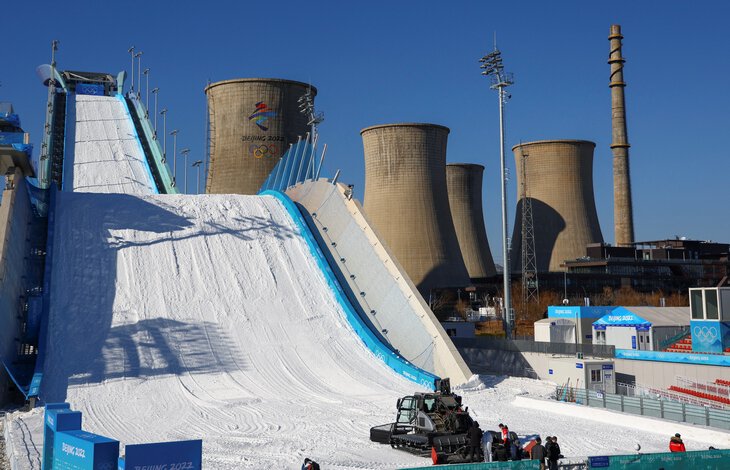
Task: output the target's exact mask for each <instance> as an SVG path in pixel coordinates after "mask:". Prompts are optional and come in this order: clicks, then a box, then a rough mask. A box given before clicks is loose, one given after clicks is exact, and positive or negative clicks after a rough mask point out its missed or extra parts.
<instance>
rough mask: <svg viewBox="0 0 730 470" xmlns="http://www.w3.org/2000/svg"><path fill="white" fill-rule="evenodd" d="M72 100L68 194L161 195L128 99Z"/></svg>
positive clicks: (75, 97)
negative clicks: (141, 143) (126, 100)
mask: <svg viewBox="0 0 730 470" xmlns="http://www.w3.org/2000/svg"><path fill="white" fill-rule="evenodd" d="M69 98H70V99H69V101H68V103H67V109H68V115H67V116H66V126H67V127H68V128H67V129H66V136H67V137H66V139H67V140H66V146H65V148H66V156H65V159H64V177H63V190H64V191H79V192H94V193H126V194H150V193H156V192H157V189H156V188H155V186H154V183H153V179H152V174H151V173H150V169H149V166H148V165H147V161H146V159H145V155H144V151H143V150H142V146H141V145H140V143H139V137H138V136H137V133H136V131H135V129H134V124H133V122H132V118H131V116H130V114H129V110H128V109H127V104H126V102H125V101H124V98H123V97H122V96H93V95H76V94H72V95H69ZM71 139H73V140H71Z"/></svg>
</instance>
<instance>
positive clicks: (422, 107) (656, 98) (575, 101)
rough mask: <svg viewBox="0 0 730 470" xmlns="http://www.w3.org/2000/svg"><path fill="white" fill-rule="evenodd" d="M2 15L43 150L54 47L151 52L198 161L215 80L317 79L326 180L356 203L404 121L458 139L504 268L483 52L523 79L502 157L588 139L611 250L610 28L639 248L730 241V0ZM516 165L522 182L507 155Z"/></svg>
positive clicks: (5, 85)
mask: <svg viewBox="0 0 730 470" xmlns="http://www.w3.org/2000/svg"><path fill="white" fill-rule="evenodd" d="M3 10H4V14H3V16H4V17H5V18H6V19H9V20H7V21H4V24H3V30H4V31H3V36H4V37H5V38H6V42H5V45H6V47H4V48H3V49H4V51H3V57H4V59H5V60H4V63H3V66H2V67H1V68H0V83H2V87H0V100H2V101H12V102H13V103H14V105H15V108H16V111H17V112H19V113H20V114H21V118H22V120H23V124H24V127H25V128H26V130H27V131H29V132H31V133H32V135H31V139H32V141H33V142H34V143H36V145H37V144H38V143H39V139H40V132H41V130H42V126H43V112H44V105H45V99H46V95H45V88H43V87H42V86H41V85H40V82H39V80H38V79H37V78H36V76H35V67H36V66H37V65H39V64H41V63H46V62H48V61H49V58H50V42H51V40H52V39H58V40H60V42H61V44H60V50H59V52H58V64H59V68H61V69H70V70H86V71H106V72H112V73H116V72H118V71H120V70H122V69H125V68H126V69H127V70H128V69H129V67H130V64H129V63H130V60H129V55H128V53H127V49H128V48H129V47H130V46H131V45H135V46H136V47H137V48H138V49H140V50H142V51H144V55H143V58H142V66H143V68H144V67H149V68H150V69H151V72H150V79H151V80H150V81H151V86H152V87H154V86H157V87H159V88H160V107H162V106H166V107H167V108H169V110H170V114H169V119H168V129H172V128H178V129H180V135H179V140H178V148H182V147H189V148H191V149H192V152H191V161H193V160H194V159H197V158H200V157H202V156H203V155H204V148H205V147H204V145H205V144H204V136H205V113H206V111H205V95H204V93H203V88H204V87H205V85H206V83H207V81H208V80H211V81H218V80H225V79H230V78H237V77H278V78H288V79H293V80H300V81H305V82H308V81H311V83H312V84H313V85H315V86H316V87H317V88H318V89H319V95H318V97H317V107H318V108H319V109H320V110H322V111H324V112H325V114H326V120H325V122H324V123H323V124H322V126H321V134H322V137H321V139H322V141H324V142H327V143H328V146H329V149H328V154H327V163H326V168H325V172H324V173H325V174H330V175H331V174H332V173H334V171H335V170H336V169H338V168H339V169H341V170H342V175H343V178H344V179H345V180H348V181H350V182H353V183H354V184H355V191H356V195H357V196H358V197H361V195H362V188H363V186H364V163H363V150H362V141H361V138H360V134H359V131H360V129H362V128H364V127H367V126H370V125H375V124H383V123H390V122H411V121H416V122H433V123H437V124H442V125H445V126H448V127H449V128H451V134H450V136H449V145H448V156H447V159H448V161H449V162H474V163H481V164H483V165H485V166H486V170H485V182H484V187H485V191H484V203H485V219H486V220H485V222H486V226H487V231H488V235H489V240H490V245H491V248H492V252H493V254H494V256H495V259H496V260H497V261H498V262H499V259H500V257H501V256H500V254H501V248H500V247H501V240H500V230H499V225H500V223H501V221H500V205H499V197H500V192H499V133H498V113H497V106H496V97H495V96H494V92H493V91H491V90H489V88H488V82H487V80H486V79H485V78H483V77H481V76H480V74H479V68H478V62H477V59H478V58H479V57H481V56H482V55H483V54H485V53H486V52H489V51H490V50H491V48H492V38H493V34H494V32H495V31H496V32H497V34H498V40H499V48H500V49H501V50H502V52H503V56H504V61H505V65H506V68H507V69H508V70H509V71H511V72H514V74H515V79H516V84H515V85H514V86H513V87H511V88H510V92H511V94H512V100H511V101H510V102H509V103H508V105H507V110H506V113H507V144H508V147H511V146H512V145H514V144H516V143H519V142H520V141H523V142H527V141H531V140H539V139H587V140H592V141H594V142H596V144H597V147H596V153H595V161H594V186H595V197H596V205H597V209H598V214H599V218H600V222H601V228H602V231H603V236H604V238H605V239H606V241H608V242H612V241H613V194H612V191H613V189H612V186H613V183H612V159H611V152H610V148H609V144H610V140H611V120H610V111H611V109H610V92H609V89H608V86H607V84H608V74H609V68H608V64H607V63H606V59H607V55H608V40H607V36H608V30H609V26H610V25H611V24H614V23H617V24H621V26H622V29H623V34H624V36H625V39H624V56H625V57H626V59H627V63H626V69H625V79H626V81H627V83H628V87H627V88H626V97H627V115H628V124H629V141H630V143H631V145H632V147H631V154H630V155H631V157H630V159H631V177H632V188H633V197H634V217H635V227H636V238H637V240H650V239H658V238H664V237H673V236H674V235H682V236H687V237H689V238H696V239H703V240H704V239H712V240H715V241H724V242H728V241H730V209H729V208H728V207H729V206H728V202H727V198H728V176H729V175H730V151H729V150H728V148H730V147H728V145H727V142H726V139H727V137H728V134H729V131H730V91H729V90H728V83H729V82H728V76H730V53H729V51H730V35H728V34H727V24H728V21H730V6H729V4H727V3H726V2H720V1H713V2H710V1H704V2H703V1H699V2H692V3H690V2H679V1H663V2H662V1H641V2H636V1H612V2H587V1H551V2H546V1H520V2H518V1H513V2H493V1H492V2H489V1H472V2H469V1H452V2H443V1H441V2H439V1H432V0H422V1H390V2H386V1H369V2H346V1H327V2H319V1H310V2H291V1H277V2H272V1H264V0H262V1H248V0H247V1H227V2H221V1H208V2H190V1H178V2H161V1H157V2H151V1H134V0H133V1H126V2H89V1H83V0H80V1H75V2H71V3H68V4H66V5H64V6H63V7H61V6H60V4H58V2H45V1H42V2H14V3H8V4H6V5H4V6H3ZM37 147H38V145H37ZM36 152H37V150H36ZM193 157H195V158H193ZM508 166H509V167H510V168H511V169H512V170H513V172H514V161H513V158H512V154H511V152H510V153H509V154H508ZM515 179H516V178H512V179H511V180H510V182H509V193H508V199H509V212H510V214H512V216H511V219H512V218H513V216H514V210H515V202H516V188H515ZM191 184H192V180H191ZM510 227H512V220H510ZM510 233H511V229H510Z"/></svg>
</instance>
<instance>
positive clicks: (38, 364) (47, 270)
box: [26, 183, 58, 398]
mask: <svg viewBox="0 0 730 470" xmlns="http://www.w3.org/2000/svg"><path fill="white" fill-rule="evenodd" d="M57 192H58V189H57V188H56V185H55V183H52V184H51V187H50V188H48V238H47V239H46V265H45V266H44V268H43V311H42V312H41V319H40V326H39V328H38V356H37V357H36V360H35V371H34V372H33V379H32V380H31V383H30V385H29V387H28V395H26V398H30V397H37V396H38V394H39V393H40V389H41V381H42V380H43V369H44V367H45V364H46V339H47V337H48V312H49V311H50V309H51V273H52V272H53V239H54V233H55V224H56V203H57V201H58V194H57Z"/></svg>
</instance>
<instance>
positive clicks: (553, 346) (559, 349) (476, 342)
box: [452, 336, 616, 358]
mask: <svg viewBox="0 0 730 470" xmlns="http://www.w3.org/2000/svg"><path fill="white" fill-rule="evenodd" d="M452 340H453V341H454V343H455V344H456V345H457V346H459V347H464V348H476V349H496V350H500V351H513V352H534V353H542V354H559V355H568V356H575V355H576V354H577V353H581V354H583V355H584V356H590V357H605V358H613V357H614V354H615V350H616V348H615V347H614V346H612V345H606V344H573V343H547V342H540V341H531V340H519V339H506V338H494V337H489V336H477V337H474V338H452Z"/></svg>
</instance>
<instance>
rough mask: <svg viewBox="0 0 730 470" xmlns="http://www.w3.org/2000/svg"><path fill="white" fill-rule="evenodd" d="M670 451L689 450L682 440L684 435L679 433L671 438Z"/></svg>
mask: <svg viewBox="0 0 730 470" xmlns="http://www.w3.org/2000/svg"><path fill="white" fill-rule="evenodd" d="M669 452H687V449H685V448H684V442H682V436H681V435H680V434H679V433H677V434H675V435H674V436H672V438H671V439H669Z"/></svg>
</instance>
